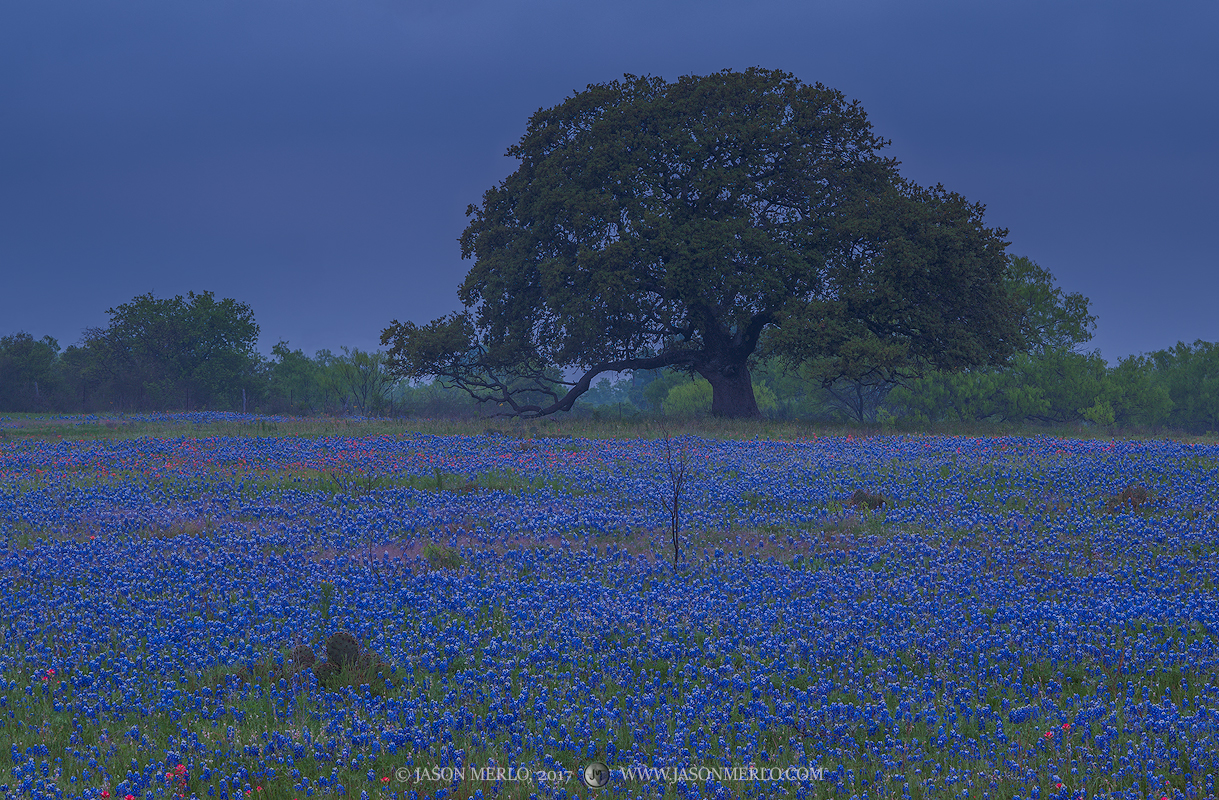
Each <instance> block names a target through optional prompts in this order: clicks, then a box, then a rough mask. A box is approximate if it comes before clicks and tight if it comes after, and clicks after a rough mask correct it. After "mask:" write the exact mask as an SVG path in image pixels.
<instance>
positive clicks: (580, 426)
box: [0, 413, 1219, 444]
mask: <svg viewBox="0 0 1219 800" xmlns="http://www.w3.org/2000/svg"><path fill="white" fill-rule="evenodd" d="M5 416H8V417H11V418H12V419H11V421H8V422H6V425H5V427H3V428H0V439H2V440H7V441H15V440H21V439H77V440H100V439H131V438H139V437H144V436H153V437H176V436H187V437H192V436H193V437H199V438H204V437H211V436H252V437H279V436H297V437H316V436H398V435H402V434H404V433H415V434H427V435H434V436H483V435H489V434H490V435H500V436H510V437H513V438H518V439H553V438H577V439H640V438H642V439H659V438H663V437H664V436H666V435H672V436H684V435H695V436H702V437H705V438H708V439H721V440H727V439H773V440H793V439H803V438H811V437H815V436H845V435H848V434H852V435H855V436H871V435H879V434H882V433H883V434H889V433H896V434H904V435H913V436H920V435H934V436H944V435H946V436H1051V437H1070V438H1076V439H1099V440H1109V439H1115V438H1117V439H1136V440H1139V439H1163V438H1165V437H1168V438H1171V439H1174V440H1178V441H1187V442H1201V443H1208V444H1216V443H1219V434H1216V433H1214V432H1209V433H1206V434H1203V435H1200V436H1195V435H1190V434H1187V433H1184V432H1180V431H1164V430H1159V429H1137V428H1130V429H1125V428H1103V427H1099V426H1085V425H1082V424H1066V425H1039V424H1023V425H1016V424H1010V423H991V422H945V423H936V424H933V425H930V426H924V427H921V428H910V429H903V428H893V427H888V426H880V425H857V424H830V423H813V422H807V421H800V420H773V419H758V420H734V419H721V418H715V417H703V418H695V419H689V418H666V417H658V416H640V417H637V418H633V419H612V418H600V419H598V418H595V417H593V416H591V415H587V414H579V415H556V416H551V417H544V418H541V419H521V418H512V417H485V418H475V419H418V418H397V419H386V420H350V419H343V418H340V417H324V416H322V417H297V418H291V419H288V420H286V421H282V422H270V421H266V420H255V421H251V422H223V421H222V422H213V423H207V424H202V425H199V424H195V423H192V422H186V421H182V422H146V421H139V420H134V419H130V418H129V417H127V416H125V415H112V416H108V417H102V418H100V419H98V420H97V421H95V422H93V421H89V422H81V421H78V420H60V419H52V418H50V417H49V416H47V415H38V414H23V413H11V414H5Z"/></svg>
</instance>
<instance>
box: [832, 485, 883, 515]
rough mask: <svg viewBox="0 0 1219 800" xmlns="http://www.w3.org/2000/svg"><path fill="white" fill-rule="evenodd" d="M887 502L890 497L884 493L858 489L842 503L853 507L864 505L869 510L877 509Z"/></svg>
mask: <svg viewBox="0 0 1219 800" xmlns="http://www.w3.org/2000/svg"><path fill="white" fill-rule="evenodd" d="M887 502H889V498H887V497H885V496H884V495H883V494H872V493H871V492H865V491H864V490H863V489H856V490H855V493H854V494H852V495H851V496H850V497H848V498H847V499H846V500H844V501H842V504H843V505H845V506H850V507H851V508H859V507H860V506H863V507H864V508H866V509H868V510H869V511H875V510H876V509H878V508H880V507H881V506H883V505H884V504H885V503H887Z"/></svg>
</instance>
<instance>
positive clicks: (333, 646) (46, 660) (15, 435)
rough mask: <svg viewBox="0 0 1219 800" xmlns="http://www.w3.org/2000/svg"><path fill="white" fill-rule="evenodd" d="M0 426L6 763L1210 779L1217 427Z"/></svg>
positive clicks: (162, 786)
mask: <svg viewBox="0 0 1219 800" xmlns="http://www.w3.org/2000/svg"><path fill="white" fill-rule="evenodd" d="M0 426H3V427H0V430H3V432H4V439H3V440H0V543H2V544H3V546H4V549H3V551H2V552H0V555H2V556H3V561H2V562H0V637H2V640H0V743H3V744H4V746H3V747H2V748H0V759H5V758H7V759H8V760H9V762H10V763H8V764H6V765H5V770H4V771H3V772H0V793H3V794H4V795H5V796H6V797H65V796H71V797H87V798H104V799H108V798H124V797H126V796H127V795H131V796H132V797H133V798H137V797H138V798H160V797H173V796H182V797H199V798H204V797H219V798H223V799H224V800H233V799H235V798H242V800H244V799H245V798H303V797H311V796H314V795H326V796H348V795H351V796H356V795H358V796H360V797H362V798H363V797H365V796H367V797H369V798H371V797H374V796H377V797H396V798H416V797H417V798H423V797H437V798H439V797H446V798H467V797H482V798H491V797H496V796H498V797H513V798H516V797H519V798H531V797H534V796H536V797H539V798H542V797H547V798H561V797H562V798H571V797H581V798H583V797H589V796H612V797H656V798H659V797H695V796H698V797H701V796H714V797H734V798H735V797H809V798H826V797H843V798H852V797H857V798H862V797H864V796H866V797H869V798H889V797H892V798H902V797H912V798H940V797H943V798H948V797H963V796H974V797H990V798H1014V797H1020V798H1044V797H1055V798H1058V797H1064V798H1075V797H1093V796H1106V797H1123V798H1125V797H1150V798H1162V797H1169V798H1177V797H1191V798H1192V797H1214V794H1215V791H1214V777H1213V776H1214V773H1215V771H1216V768H1217V765H1216V763H1215V760H1216V753H1219V746H1217V745H1219V593H1217V591H1216V580H1219V526H1217V524H1216V523H1217V519H1219V447H1217V446H1216V445H1215V444H1214V443H1213V442H1210V441H1207V440H1193V441H1187V442H1183V441H1167V440H1163V439H1154V438H1150V439H1148V440H1146V441H1122V440H1114V439H1112V438H1105V437H1103V436H1101V435H1100V433H1101V432H1100V431H1089V432H1088V433H1094V434H1097V435H1096V436H1095V437H1093V438H1089V439H1085V438H1082V437H1081V436H1080V435H1079V432H1071V431H1060V432H1058V434H1063V433H1072V435H1070V436H1063V435H1052V434H1051V433H1050V432H1048V431H1044V432H1041V435H1038V436H1017V435H1005V436H999V435H993V436H974V435H944V434H918V435H912V434H884V433H882V432H879V431H860V430H847V429H840V430H834V429H824V428H822V429H815V428H809V427H802V426H799V425H797V424H793V423H775V422H761V423H730V422H703V423H685V424H682V425H678V424H674V423H671V422H670V423H668V424H664V425H662V424H661V422H659V421H651V422H649V421H641V422H638V421H637V422H634V423H625V422H614V421H609V420H579V421H557V422H552V421H537V422H521V421H507V420H495V421H483V422H477V423H468V422H467V423H461V422H420V421H380V420H377V421H353V420H341V419H315V420H297V419H279V418H265V417H248V418H240V417H235V416H219V415H210V416H209V415H195V416H177V417H160V418H144V419H132V418H108V419H96V420H94V419H81V418H37V417H21V416H18V415H6V416H5V417H4V419H3V420H0ZM992 433H994V432H993V431H992ZM666 437H670V438H668V439H666ZM675 460H676V461H679V462H681V463H684V464H685V465H686V467H687V475H688V477H687V478H686V481H685V483H684V484H683V486H682V487H681V488H682V493H681V497H680V498H679V504H678V507H679V518H678V526H677V528H678V544H679V545H680V548H681V552H682V558H681V559H679V560H678V561H677V562H676V563H674V553H673V526H672V506H673V495H674V489H675V488H676V487H675V485H674V480H673V474H674V473H673V472H672V471H671V470H670V466H671V465H672V464H673V463H674V461H675ZM591 762H603V763H605V764H607V765H608V766H609V767H610V769H611V771H612V773H613V775H612V778H611V780H610V783H609V785H608V786H606V787H604V788H600V789H593V788H589V787H587V786H585V785H584V783H583V782H582V781H581V778H580V774H581V770H582V768H583V767H584V766H585V765H587V764H589V763H591ZM179 765H181V767H179ZM644 767H646V768H649V769H653V770H659V771H655V772H643V771H637V770H639V769H641V768H644Z"/></svg>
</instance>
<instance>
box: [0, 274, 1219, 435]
mask: <svg viewBox="0 0 1219 800" xmlns="http://www.w3.org/2000/svg"><path fill="white" fill-rule="evenodd" d="M1006 281H1007V287H1008V291H1009V292H1010V293H1011V295H1012V296H1013V297H1014V298H1016V302H1017V305H1018V306H1019V308H1020V309H1021V312H1020V320H1021V326H1020V327H1021V331H1022V334H1021V336H1022V339H1021V349H1020V352H1018V353H1017V354H1016V355H1015V356H1014V357H1013V358H1012V359H1011V360H1010V361H1009V362H1008V363H1007V364H1006V365H1005V366H1002V367H988V368H982V369H973V370H965V371H960V372H936V371H933V372H928V373H926V374H924V375H922V376H920V377H917V378H914V379H910V380H905V381H898V382H892V381H886V380H884V379H883V376H873V379H872V380H868V379H866V378H837V379H835V380H831V381H826V380H825V376H824V375H823V374H820V373H819V372H818V370H817V365H816V363H812V364H804V365H802V366H800V367H799V368H792V367H790V366H789V365H787V364H785V363H784V362H783V361H782V359H779V358H775V357H771V358H759V359H758V360H757V362H756V364H755V365H754V366H753V383H754V394H755V397H756V399H757V404H758V408H759V411H760V412H761V414H762V415H764V416H767V417H771V418H780V419H803V420H808V421H814V422H827V423H835V422H855V423H863V424H882V425H885V424H892V425H899V426H903V427H911V428H920V427H926V426H929V425H932V424H936V423H945V422H958V421H959V422H985V421H991V422H1004V423H1015V424H1034V425H1036V424H1063V423H1067V424H1070V423H1081V422H1084V423H1092V424H1096V425H1100V426H1111V425H1117V426H1121V427H1125V428H1130V427H1137V428H1145V429H1160V428H1172V429H1178V430H1185V431H1191V432H1199V433H1200V432H1205V431H1213V430H1219V344H1216V343H1212V342H1203V341H1197V342H1194V343H1193V344H1186V343H1184V342H1181V343H1178V344H1177V345H1175V346H1174V347H1171V348H1168V349H1164V350H1158V351H1155V352H1152V353H1146V354H1142V355H1138V356H1129V357H1126V358H1123V359H1121V360H1119V361H1118V362H1117V363H1116V364H1115V365H1112V366H1110V365H1109V364H1107V363H1106V362H1105V360H1104V359H1103V358H1101V356H1100V354H1099V353H1097V352H1095V351H1086V350H1085V349H1084V346H1085V345H1086V343H1087V342H1088V341H1089V340H1090V339H1091V335H1092V334H1091V332H1092V329H1093V328H1094V326H1095V318H1094V317H1093V316H1092V315H1091V314H1090V313H1089V310H1088V308H1089V301H1088V300H1087V298H1085V297H1083V296H1082V295H1080V294H1078V293H1073V294H1064V293H1063V292H1062V291H1061V290H1060V289H1058V288H1057V287H1056V286H1055V285H1054V279H1053V276H1052V275H1051V274H1050V273H1049V272H1048V271H1047V270H1045V269H1043V268H1041V267H1040V266H1038V265H1037V264H1036V263H1034V262H1032V261H1030V260H1029V259H1026V258H1019V257H1016V258H1012V259H1011V260H1010V263H1009V266H1008V271H1007V278H1006ZM108 313H109V316H110V323H109V324H108V325H107V326H106V327H104V328H90V329H86V330H85V331H84V333H83V335H82V337H81V340H80V341H79V342H78V343H77V344H74V345H70V346H69V347H67V348H66V349H61V348H60V346H59V344H58V342H56V341H55V339H53V338H52V337H49V336H45V337H43V338H41V339H36V338H34V336H33V335H31V334H29V333H26V332H18V333H13V334H9V335H5V336H0V411H6V412H61V413H68V412H77V413H80V412H83V413H96V412H137V411H175V410H200V409H209V410H225V411H241V410H246V411H250V412H254V411H258V412H262V413H284V414H306V415H307V414H319V413H340V414H355V415H365V416H375V415H394V416H428V417H436V416H456V417H462V416H470V417H472V416H476V415H479V414H480V413H481V414H489V413H497V412H499V411H501V410H502V409H501V408H499V407H497V406H496V405H495V404H491V405H490V406H488V404H486V403H484V404H479V403H477V402H476V401H475V400H474V399H472V398H471V397H470V395H469V394H468V393H467V392H465V391H463V390H462V389H460V388H457V387H454V386H451V385H445V384H444V383H443V382H442V381H439V380H432V381H427V382H412V381H409V380H406V379H403V378H400V377H396V376H395V375H394V374H392V372H391V371H390V369H389V368H388V364H387V357H386V354H385V353H384V352H381V351H363V350H359V349H352V348H347V347H341V348H340V349H339V351H338V352H337V353H336V352H332V351H330V350H319V351H318V352H317V353H315V354H314V355H312V356H309V355H307V354H305V353H304V352H303V351H301V350H300V349H293V348H291V347H290V345H289V344H288V343H287V342H283V341H281V342H279V343H277V344H276V345H275V346H274V347H272V348H271V357H269V358H267V357H263V356H262V355H260V354H259V353H258V351H257V349H256V343H257V338H258V334H259V326H258V324H257V323H256V322H255V319H254V313H253V311H252V309H251V308H250V307H249V306H248V305H246V304H244V303H241V302H239V301H237V300H234V299H224V300H217V299H216V298H215V296H214V295H213V294H212V293H210V292H201V293H198V294H196V293H193V292H192V293H188V294H187V295H186V296H185V297H182V296H179V297H174V298H172V299H157V298H155V297H153V296H152V295H151V294H148V295H142V296H139V297H136V298H134V299H132V300H131V301H130V302H128V303H125V304H123V305H120V306H118V307H116V308H112V309H110V310H109V311H108ZM711 411H712V388H711V385H710V383H709V382H707V381H705V380H702V379H700V378H698V377H697V376H694V377H692V376H691V374H690V373H688V372H685V371H681V370H673V369H652V370H636V371H634V372H633V373H622V374H619V375H618V376H616V377H615V378H602V379H601V380H600V381H598V382H597V383H596V384H594V385H593V386H592V387H590V389H589V391H588V392H586V393H585V394H584V395H583V396H582V397H581V398H580V402H579V403H578V404H576V405H575V407H574V409H573V412H572V413H574V414H581V415H597V416H611V417H623V418H631V417H637V416H640V415H669V416H681V417H697V416H702V415H707V414H710V413H711Z"/></svg>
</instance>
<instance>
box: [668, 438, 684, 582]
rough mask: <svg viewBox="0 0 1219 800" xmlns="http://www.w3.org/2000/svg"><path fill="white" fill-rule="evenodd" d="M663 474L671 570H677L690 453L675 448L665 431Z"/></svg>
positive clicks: (682, 448)
mask: <svg viewBox="0 0 1219 800" xmlns="http://www.w3.org/2000/svg"><path fill="white" fill-rule="evenodd" d="M664 443H665V473H666V475H667V477H668V479H669V497H668V501H669V502H668V506H669V507H668V509H667V510H668V511H669V528H670V530H671V531H672V533H673V568H674V569H677V565H678V562H679V561H680V560H681V544H680V541H679V538H678V532H679V531H680V530H681V496H682V492H684V491H685V487H686V471H687V469H688V467H689V463H690V451H689V450H688V449H686V446H685V445H684V444H683V445H682V446H681V447H677V446H675V445H674V443H673V437H672V436H670V435H669V433H668V431H665V438H664Z"/></svg>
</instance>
